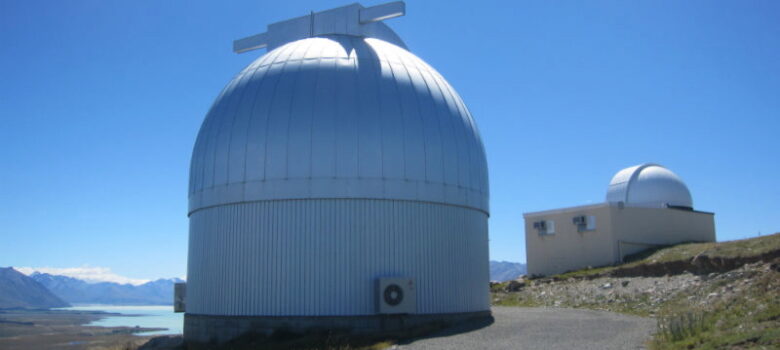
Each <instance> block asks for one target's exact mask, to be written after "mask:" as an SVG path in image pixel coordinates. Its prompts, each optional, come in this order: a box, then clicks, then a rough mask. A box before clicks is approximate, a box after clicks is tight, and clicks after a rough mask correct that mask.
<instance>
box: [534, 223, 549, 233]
mask: <svg viewBox="0 0 780 350" xmlns="http://www.w3.org/2000/svg"><path fill="white" fill-rule="evenodd" d="M534 228H535V229H537V230H539V231H544V230H546V229H547V223H546V222H545V221H537V222H534Z"/></svg>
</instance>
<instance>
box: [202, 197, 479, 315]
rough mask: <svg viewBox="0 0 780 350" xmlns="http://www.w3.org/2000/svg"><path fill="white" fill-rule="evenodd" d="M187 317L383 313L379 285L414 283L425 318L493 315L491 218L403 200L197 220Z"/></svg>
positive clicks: (268, 209) (207, 213)
mask: <svg viewBox="0 0 780 350" xmlns="http://www.w3.org/2000/svg"><path fill="white" fill-rule="evenodd" d="M189 249H190V250H189V262H188V264H189V266H188V275H187V277H188V282H187V283H188V288H187V293H188V294H187V312H188V313H192V314H204V315H256V316H324V315H369V314H374V313H375V299H374V298H375V295H374V294H375V290H374V288H375V287H374V281H375V279H376V278H378V277H383V276H403V277H411V278H414V279H415V281H416V283H417V304H418V306H417V310H418V313H451V312H471V311H484V310H488V309H489V296H488V282H489V272H488V227H487V215H486V214H485V213H484V212H482V211H479V210H474V209H468V208H464V207H458V206H453V205H444V204H434V203H425V202H414V201H401V200H375V199H311V200H275V201H259V202H252V203H241V204H230V205H223V206H218V207H213V208H207V209H201V210H198V211H195V212H194V213H192V214H191V216H190V243H189Z"/></svg>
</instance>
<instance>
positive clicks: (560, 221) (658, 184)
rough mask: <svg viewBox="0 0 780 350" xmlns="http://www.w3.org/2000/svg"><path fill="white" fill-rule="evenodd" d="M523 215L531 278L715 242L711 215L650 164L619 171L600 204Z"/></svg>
mask: <svg viewBox="0 0 780 350" xmlns="http://www.w3.org/2000/svg"><path fill="white" fill-rule="evenodd" d="M523 216H524V218H525V241H526V257H527V259H528V260H527V262H528V273H529V274H530V275H550V274H556V273H561V272H566V271H570V270H577V269H581V268H585V267H588V266H593V267H595V266H604V265H611V264H615V263H620V262H622V261H623V259H624V258H625V257H626V256H628V255H631V254H634V253H637V252H640V251H642V250H646V249H650V248H656V247H660V246H665V245H670V244H677V243H682V242H713V241H715V221H714V214H713V213H708V212H702V211H698V210H694V209H693V198H692V196H691V192H690V191H689V190H688V186H687V185H686V184H685V182H683V180H682V179H681V178H680V177H679V176H677V174H675V173H673V172H672V171H671V170H669V169H667V168H665V167H663V166H661V165H658V164H652V163H646V164H641V165H636V166H632V167H628V168H625V169H623V170H620V171H618V172H617V173H616V174H615V176H613V177H612V181H610V183H609V186H608V188H607V195H606V202H605V203H600V204H595V205H585V206H577V207H570V208H562V209H553V210H546V211H540V212H532V213H525V214H524V215H523Z"/></svg>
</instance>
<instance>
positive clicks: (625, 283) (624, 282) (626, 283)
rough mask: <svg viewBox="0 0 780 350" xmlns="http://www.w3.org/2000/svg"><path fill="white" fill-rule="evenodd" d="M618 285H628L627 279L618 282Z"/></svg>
mask: <svg viewBox="0 0 780 350" xmlns="http://www.w3.org/2000/svg"><path fill="white" fill-rule="evenodd" d="M620 285H622V286H623V287H626V286H628V281H623V282H620Z"/></svg>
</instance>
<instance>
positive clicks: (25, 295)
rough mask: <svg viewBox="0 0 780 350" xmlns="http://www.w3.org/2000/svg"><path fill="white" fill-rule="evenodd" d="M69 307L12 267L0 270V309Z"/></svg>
mask: <svg viewBox="0 0 780 350" xmlns="http://www.w3.org/2000/svg"><path fill="white" fill-rule="evenodd" d="M66 306H70V305H69V304H68V303H67V302H65V301H64V300H62V299H61V298H59V297H57V296H56V295H54V294H52V293H51V291H49V290H48V289H46V287H44V286H42V285H41V284H40V283H38V282H36V281H35V280H33V279H32V278H30V277H27V276H26V275H25V274H23V273H21V272H19V271H16V270H14V269H13V268H12V267H5V268H0V309H10V308H22V309H48V308H53V307H66Z"/></svg>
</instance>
